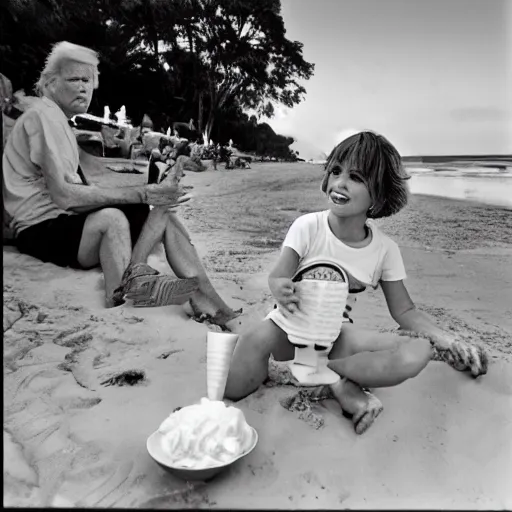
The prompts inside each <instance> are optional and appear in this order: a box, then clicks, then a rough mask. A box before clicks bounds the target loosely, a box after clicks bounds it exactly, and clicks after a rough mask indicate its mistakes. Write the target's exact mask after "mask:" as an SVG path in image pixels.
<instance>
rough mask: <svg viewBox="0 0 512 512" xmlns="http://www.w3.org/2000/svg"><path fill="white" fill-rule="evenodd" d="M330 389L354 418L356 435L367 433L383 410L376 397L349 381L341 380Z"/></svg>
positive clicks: (342, 406) (347, 412) (344, 409)
mask: <svg viewBox="0 0 512 512" xmlns="http://www.w3.org/2000/svg"><path fill="white" fill-rule="evenodd" d="M329 387H330V389H331V391H332V394H333V395H334V398H335V399H336V401H337V402H338V403H339V404H340V406H341V408H342V409H343V411H344V412H345V413H346V414H347V415H349V416H351V417H352V423H353V424H354V429H355V431H356V434H359V435H361V434H363V433H364V432H366V430H368V428H369V427H370V426H371V425H372V424H373V422H374V421H375V419H376V418H377V416H378V415H379V414H380V413H381V412H382V410H383V406H382V403H381V401H380V400H379V399H378V398H377V397H376V396H374V395H372V394H371V393H370V392H368V391H363V389H361V388H360V387H359V386H358V385H357V384H355V383H354V382H352V381H350V380H348V379H340V380H339V381H338V382H336V383H335V384H331V385H330V386H329Z"/></svg>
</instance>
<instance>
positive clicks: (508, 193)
mask: <svg viewBox="0 0 512 512" xmlns="http://www.w3.org/2000/svg"><path fill="white" fill-rule="evenodd" d="M408 171H409V173H410V174H411V179H410V180H409V190H410V191H411V193H412V194H425V195H429V196H439V197H447V198H450V199H460V200H466V201H474V202H477V203H483V204H489V205H494V206H500V207H502V208H508V209H511V210H512V169H510V168H509V169H508V170H507V171H499V170H496V169H489V168H468V169H456V170H448V171H433V170H432V169H426V168H408Z"/></svg>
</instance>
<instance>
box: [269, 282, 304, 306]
mask: <svg viewBox="0 0 512 512" xmlns="http://www.w3.org/2000/svg"><path fill="white" fill-rule="evenodd" d="M269 286H270V291H271V292H272V295H273V296H274V298H275V299H276V301H277V303H278V304H279V305H280V306H281V307H282V308H284V309H285V310H286V311H288V312H289V313H291V314H293V313H295V312H296V311H298V310H299V295H298V290H297V286H296V284H295V283H294V282H293V281H292V280H291V279H290V278H287V277H274V278H272V279H269Z"/></svg>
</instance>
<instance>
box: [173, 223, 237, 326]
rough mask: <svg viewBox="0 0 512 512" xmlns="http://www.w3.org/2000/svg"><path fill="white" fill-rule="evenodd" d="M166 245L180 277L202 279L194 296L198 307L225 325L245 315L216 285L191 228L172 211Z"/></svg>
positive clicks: (195, 305) (193, 299)
mask: <svg viewBox="0 0 512 512" xmlns="http://www.w3.org/2000/svg"><path fill="white" fill-rule="evenodd" d="M164 247H165V252H166V255H167V260H168V261H169V265H170V266H171V268H172V269H173V270H174V272H175V273H176V275H177V276H178V277H181V278H187V277H197V278H198V279H199V291H198V292H197V293H195V294H194V295H193V296H192V298H191V303H192V304H193V305H194V307H195V308H196V309H197V310H199V311H200V312H201V313H206V314H207V315H209V316H210V317H211V318H212V319H213V320H214V321H215V323H218V324H219V325H225V324H226V323H228V322H229V321H231V320H233V319H235V318H236V317H237V316H239V315H240V314H241V312H242V311H241V310H237V311H234V310H233V309H231V308H230V307H229V306H228V305H227V304H226V303H225V302H224V300H223V299H222V298H221V296H220V295H219V294H218V293H217V291H216V290H215V288H214V287H213V284H212V283H211V281H210V279H209V277H208V275H207V274H206V270H205V269H204V267H203V264H202V262H201V259H200V258H199V255H198V254H197V251H196V248H195V247H194V246H193V245H192V241H191V240H190V236H189V235H188V232H187V230H186V229H185V227H184V226H183V224H182V223H181V222H180V220H179V219H178V217H177V215H176V214H174V213H169V214H168V224H167V227H166V230H165V235H164Z"/></svg>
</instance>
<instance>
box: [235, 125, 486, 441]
mask: <svg viewBox="0 0 512 512" xmlns="http://www.w3.org/2000/svg"><path fill="white" fill-rule="evenodd" d="M407 179H408V176H407V175H406V173H405V170H404V168H403V167H402V163H401V158H400V155H399V154H398V152H397V150H396V149H395V148H394V146H393V145H392V144H390V143H389V142H388V141H387V140H386V139H385V138H384V137H383V136H381V135H377V134H374V133H372V132H361V133H358V134H356V135H353V136H352V137H349V138H348V139H346V140H344V141H343V142H341V143H340V144H338V146H336V147H335V148H334V150H333V151H332V152H331V154H330V155H329V157H328V159H327V163H326V172H325V176H324V178H323V181H322V191H323V192H324V193H325V194H326V197H327V201H328V205H329V209H328V210H326V211H321V212H315V213H309V214H306V215H303V216H301V217H299V218H298V219H296V220H295V222H294V223H293V224H292V226H291V227H290V229H289V231H288V234H287V235H286V238H285V240H284V243H283V247H282V251H281V254H280V256H279V260H278V261H277V264H276V266H275V268H274V269H273V271H272V272H271V274H270V276H269V287H270V291H271V292H272V295H273V296H274V298H275V300H276V302H277V305H278V307H277V309H274V310H273V311H272V312H271V313H269V315H267V317H266V318H265V320H264V321H263V324H262V325H259V326H258V328H257V329H255V330H253V331H252V332H248V333H245V334H243V335H242V336H241V337H240V338H239V340H238V343H237V346H236V348H235V351H234V354H233V359H232V363H231V368H230V372H229V376H228V381H227V386H226V397H227V398H230V399H232V400H238V399H241V398H243V397H245V396H247V395H248V394H250V393H252V392H253V391H255V390H256V389H257V388H258V387H259V386H260V384H262V383H263V381H264V380H265V379H266V378H267V376H268V363H269V358H270V355H271V354H272V355H273V356H274V358H275V359H276V360H277V361H288V360H292V359H293V358H294V346H293V345H292V344H291V343H290V342H289V340H288V336H287V332H286V325H287V322H286V321H284V319H285V317H288V318H293V314H294V313H296V312H297V310H298V309H300V307H301V300H300V296H299V294H298V293H297V287H296V282H297V280H300V278H301V276H302V275H303V274H304V273H305V272H307V271H308V270H311V269H312V268H313V269H314V268H315V266H316V267H318V265H320V264H321V265H326V266H328V267H329V266H331V267H334V268H340V267H341V268H342V269H343V271H344V273H345V275H346V276H347V277H348V285H349V292H350V295H349V300H348V302H347V303H348V304H350V302H353V300H352V301H351V300H350V299H351V298H352V299H353V297H354V296H353V294H354V293H357V292H361V291H363V290H364V289H365V288H366V287H367V286H372V287H377V286H378V285H379V284H380V286H381V287H382V290H383V292H384V295H385V297H386V302H387V305H388V309H389V312H390V314H391V316H392V317H393V319H394V320H395V321H396V322H397V323H398V324H399V326H400V328H401V329H403V330H406V331H413V332H416V333H421V334H423V335H424V337H408V336H398V335H393V334H382V333H375V332H369V331H365V330H364V329H361V328H359V327H356V326H354V325H352V321H351V320H350V318H348V317H349V315H348V313H347V311H350V310H351V306H350V305H349V306H347V308H346V311H345V313H344V316H345V317H346V320H348V321H347V322H345V323H343V327H342V329H341V332H340V334H339V336H338V338H337V339H336V341H335V342H334V344H333V346H332V349H331V351H330V353H329V356H328V357H329V363H328V367H329V368H330V369H331V370H334V371H335V372H336V373H338V374H339V375H340V376H341V377H342V378H341V379H339V380H338V381H337V382H336V383H335V384H332V385H331V386H330V388H331V391H332V394H333V395H334V397H335V398H336V400H337V401H338V402H339V404H340V405H341V407H342V409H343V410H344V411H345V413H347V414H348V415H352V421H353V422H354V426H355V430H356V432H357V433H358V434H361V433H363V432H364V431H365V430H366V429H367V428H368V427H369V426H370V425H371V424H372V423H373V421H374V419H375V418H376V417H377V416H378V414H380V412H381V411H382V404H381V403H380V401H379V400H378V399H377V398H376V397H375V396H373V395H372V394H371V393H369V392H368V391H367V390H363V389H362V388H373V387H388V386H395V385H397V384H400V383H402V382H404V381H405V380H407V379H409V378H411V377H415V376H416V375H418V374H419V373H420V372H421V370H423V368H425V366H426V365H427V363H428V362H429V361H430V360H431V358H432V357H433V356H434V355H437V356H439V354H441V355H443V354H444V355H445V356H446V357H445V360H448V362H450V363H452V364H454V365H455V367H456V368H457V369H459V370H463V369H470V370H471V373H472V375H473V376H475V377H476V376H478V375H481V374H484V373H486V371H487V357H486V355H485V352H483V350H482V349H481V348H480V347H475V346H471V345H468V344H467V343H465V342H461V341H457V340H456V337H455V336H454V335H452V334H449V333H447V332H445V331H443V330H441V329H440V328H439V327H437V326H436V325H435V324H434V323H433V322H432V321H431V320H430V319H429V318H428V317H427V316H426V315H425V314H423V313H421V312H420V311H418V310H417V309H416V308H415V306H414V303H413V302H412V300H411V298H410V297H409V294H408V292H407V290H406V288H405V286H404V283H403V280H404V279H405V277H406V273H405V268H404V264H403V260H402V256H401V254H400V249H399V248H398V245H397V244H396V243H395V242H394V241H393V240H391V239H390V238H388V237H387V236H386V235H385V234H384V233H382V232H381V231H380V229H379V228H378V227H377V226H376V225H375V223H374V222H373V220H372V219H378V218H381V217H387V216H390V215H392V214H394V213H397V212H398V211H400V210H401V209H402V208H403V207H404V206H405V205H406V203H407V187H406V180H407ZM340 313H341V312H340Z"/></svg>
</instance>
